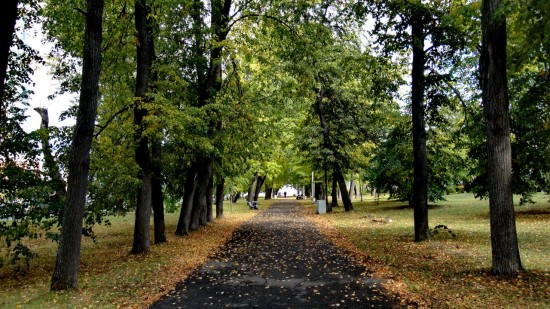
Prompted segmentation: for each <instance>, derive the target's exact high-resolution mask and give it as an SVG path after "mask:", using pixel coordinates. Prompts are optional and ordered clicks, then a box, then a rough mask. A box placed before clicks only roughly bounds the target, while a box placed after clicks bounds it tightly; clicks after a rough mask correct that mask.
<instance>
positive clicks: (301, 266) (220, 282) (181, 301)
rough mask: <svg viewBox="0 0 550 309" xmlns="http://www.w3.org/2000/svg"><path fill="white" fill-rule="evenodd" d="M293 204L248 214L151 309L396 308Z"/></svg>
mask: <svg viewBox="0 0 550 309" xmlns="http://www.w3.org/2000/svg"><path fill="white" fill-rule="evenodd" d="M300 207H301V206H300V205H298V204H297V203H295V202H293V201H283V202H281V203H278V204H275V205H273V206H271V207H270V208H269V209H267V210H265V211H263V212H262V213H260V214H258V215H257V216H255V217H254V218H253V219H251V220H250V221H248V222H247V223H245V224H244V225H243V226H242V227H241V228H240V229H238V230H237V231H236V232H235V233H234V235H233V237H232V238H231V239H230V240H229V241H228V242H227V243H226V244H225V245H224V247H223V248H222V250H221V251H220V253H219V254H217V255H215V256H214V257H212V258H211V259H210V260H208V261H207V262H206V264H204V265H203V266H202V267H200V268H198V269H197V270H195V271H194V272H193V273H192V274H191V275H190V276H189V277H188V278H187V279H186V280H185V281H183V282H182V283H180V284H179V285H178V286H177V287H176V289H175V290H174V291H172V292H170V293H169V294H168V295H166V296H164V297H163V298H162V299H161V300H159V301H158V302H156V303H155V304H153V305H152V306H151V308H331V307H340V308H396V307H400V305H399V301H398V300H396V299H392V298H390V297H388V296H385V295H384V293H383V291H382V288H381V287H380V283H381V282H382V281H381V280H380V279H375V278H371V277H370V276H369V274H368V273H367V270H365V268H364V267H362V266H360V265H359V264H357V263H356V262H355V261H354V260H353V259H352V258H351V257H349V256H348V255H347V254H345V253H344V252H343V251H342V250H340V249H339V248H337V247H336V246H335V245H334V244H333V243H331V242H328V241H327V240H325V239H324V238H323V236H322V235H321V234H320V232H319V230H318V229H317V227H316V226H315V225H314V224H313V223H312V222H310V221H309V220H307V219H306V218H305V217H304V216H303V214H302V212H301V209H300Z"/></svg>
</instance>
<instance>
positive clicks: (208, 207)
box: [206, 173, 214, 222]
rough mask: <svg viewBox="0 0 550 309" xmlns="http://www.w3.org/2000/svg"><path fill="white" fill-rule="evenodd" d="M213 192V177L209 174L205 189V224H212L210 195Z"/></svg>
mask: <svg viewBox="0 0 550 309" xmlns="http://www.w3.org/2000/svg"><path fill="white" fill-rule="evenodd" d="M213 191H214V177H212V173H210V181H209V182H208V186H207V187H206V222H212V220H213V218H214V216H213V213H212V212H213V211H212V194H213Z"/></svg>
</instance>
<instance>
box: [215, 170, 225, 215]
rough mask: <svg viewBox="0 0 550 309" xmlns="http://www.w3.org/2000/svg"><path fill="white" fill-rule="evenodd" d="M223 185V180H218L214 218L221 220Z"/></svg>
mask: <svg viewBox="0 0 550 309" xmlns="http://www.w3.org/2000/svg"><path fill="white" fill-rule="evenodd" d="M224 185H225V178H221V179H219V180H218V183H217V184H216V218H218V219H221V218H223V197H224V194H223V191H224Z"/></svg>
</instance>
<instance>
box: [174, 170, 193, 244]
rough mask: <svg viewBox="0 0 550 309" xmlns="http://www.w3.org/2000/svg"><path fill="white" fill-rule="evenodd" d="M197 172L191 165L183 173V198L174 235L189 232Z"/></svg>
mask: <svg viewBox="0 0 550 309" xmlns="http://www.w3.org/2000/svg"><path fill="white" fill-rule="evenodd" d="M197 179H198V178H197V172H196V170H195V167H194V166H193V165H192V166H190V167H189V168H188V169H187V172H186V175H185V184H184V188H183V198H182V200H181V210H180V216H179V219H178V226H177V227H176V235H178V236H183V235H187V234H189V231H190V229H189V228H190V225H191V213H192V211H193V200H194V197H195V188H196V187H197Z"/></svg>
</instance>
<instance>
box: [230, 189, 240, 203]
mask: <svg viewBox="0 0 550 309" xmlns="http://www.w3.org/2000/svg"><path fill="white" fill-rule="evenodd" d="M240 198H241V192H237V194H235V195H233V199H232V200H231V201H232V202H233V203H237V201H238V200H239V199H240Z"/></svg>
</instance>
